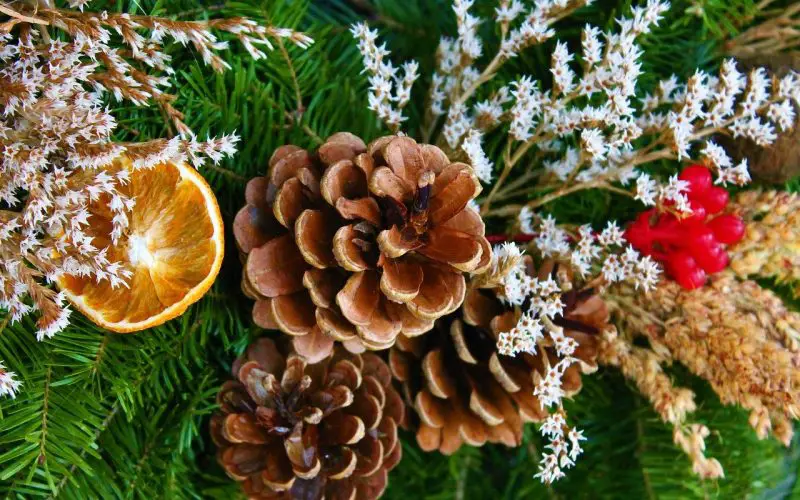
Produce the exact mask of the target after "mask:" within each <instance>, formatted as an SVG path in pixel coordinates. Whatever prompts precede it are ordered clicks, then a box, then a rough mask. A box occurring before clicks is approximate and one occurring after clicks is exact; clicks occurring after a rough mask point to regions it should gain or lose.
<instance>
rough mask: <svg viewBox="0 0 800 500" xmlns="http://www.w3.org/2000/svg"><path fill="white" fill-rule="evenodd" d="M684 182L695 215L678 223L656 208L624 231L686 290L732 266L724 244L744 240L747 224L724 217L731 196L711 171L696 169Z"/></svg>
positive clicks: (683, 175) (687, 170) (689, 169)
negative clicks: (721, 213)
mask: <svg viewBox="0 0 800 500" xmlns="http://www.w3.org/2000/svg"><path fill="white" fill-rule="evenodd" d="M679 178H680V179H681V180H683V181H686V182H687V183H688V184H689V191H688V192H687V193H686V195H687V197H688V198H689V203H690V205H691V207H692V215H690V216H689V217H684V218H678V217H676V216H675V215H674V214H672V213H669V212H659V211H658V210H657V209H655V208H654V209H651V210H647V211H646V212H643V213H641V214H639V217H637V218H636V220H635V221H633V222H632V223H631V224H630V225H629V226H628V229H627V230H626V231H625V238H626V239H627V240H628V241H629V242H630V244H631V245H633V247H634V248H636V249H637V250H639V251H640V252H641V253H643V254H645V255H650V256H652V257H653V258H654V259H656V260H657V261H659V262H660V263H661V264H662V265H663V266H664V268H665V270H666V272H667V274H668V275H669V276H670V277H671V278H672V279H674V280H675V281H677V282H678V283H679V284H680V285H681V286H682V287H684V288H686V289H689V290H691V289H694V288H698V287H701V286H703V285H704V284H705V282H706V279H707V277H708V275H709V274H713V273H718V272H720V271H722V270H723V269H725V268H726V267H727V266H728V254H727V252H726V251H725V247H724V246H723V245H730V244H732V243H736V242H737V241H739V240H741V239H742V237H743V236H744V222H742V219H741V218H739V217H738V216H736V215H729V214H723V215H719V214H720V212H722V210H723V209H724V208H725V205H727V204H728V192H727V191H726V190H725V189H723V188H721V187H717V186H713V185H712V180H711V172H709V170H708V169H707V168H706V167H704V166H702V165H692V166H690V167H687V168H685V169H684V170H683V172H681V174H680V176H679Z"/></svg>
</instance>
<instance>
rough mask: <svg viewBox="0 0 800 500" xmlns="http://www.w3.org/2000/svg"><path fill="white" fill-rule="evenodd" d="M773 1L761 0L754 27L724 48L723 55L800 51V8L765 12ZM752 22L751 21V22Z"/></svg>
mask: <svg viewBox="0 0 800 500" xmlns="http://www.w3.org/2000/svg"><path fill="white" fill-rule="evenodd" d="M773 1H774V0H762V1H761V2H759V3H758V5H757V6H756V12H757V15H756V18H757V21H758V22H757V23H756V24H755V25H754V26H752V27H751V28H748V29H746V30H745V31H743V32H741V33H739V34H738V35H736V36H735V37H733V38H731V39H730V40H729V41H728V42H727V43H726V44H725V52H726V53H728V54H729V55H731V56H734V57H742V58H745V57H753V56H765V55H768V54H775V53H776V52H782V51H788V50H793V49H797V48H798V47H800V4H798V3H794V4H792V5H789V6H788V7H785V8H784V7H778V8H775V9H769V10H767V7H769V5H770V4H771V3H772V2H773ZM751 20H752V19H751Z"/></svg>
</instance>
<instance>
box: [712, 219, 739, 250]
mask: <svg viewBox="0 0 800 500" xmlns="http://www.w3.org/2000/svg"><path fill="white" fill-rule="evenodd" d="M708 227H710V228H711V230H712V231H714V236H715V237H716V238H717V241H719V242H720V243H725V244H726V245H731V244H733V243H736V242H738V241H740V240H741V239H742V238H743V237H744V231H745V226H744V221H743V220H742V218H741V217H739V216H737V215H731V214H724V215H720V216H719V217H717V218H715V219H713V220H711V221H709V223H708Z"/></svg>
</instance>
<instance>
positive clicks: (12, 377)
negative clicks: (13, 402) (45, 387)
mask: <svg viewBox="0 0 800 500" xmlns="http://www.w3.org/2000/svg"><path fill="white" fill-rule="evenodd" d="M16 376H17V374H16V373H14V372H12V371H8V369H6V366H5V365H4V364H3V362H2V361H0V396H9V397H10V398H11V399H14V398H15V397H16V396H17V392H19V388H20V386H22V382H20V381H19V380H17V379H16Z"/></svg>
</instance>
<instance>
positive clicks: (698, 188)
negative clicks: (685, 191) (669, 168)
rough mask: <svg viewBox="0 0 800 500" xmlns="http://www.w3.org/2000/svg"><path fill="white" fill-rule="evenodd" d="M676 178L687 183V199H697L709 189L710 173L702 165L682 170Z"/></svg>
mask: <svg viewBox="0 0 800 500" xmlns="http://www.w3.org/2000/svg"><path fill="white" fill-rule="evenodd" d="M678 178H679V179H680V180H682V181H686V182H688V183H689V198H699V197H701V196H702V195H703V194H704V193H705V192H706V191H708V188H710V187H711V172H709V170H708V169H707V168H706V167H704V166H702V165H692V166H690V167H686V168H684V169H683V172H681V175H679V176H678Z"/></svg>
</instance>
